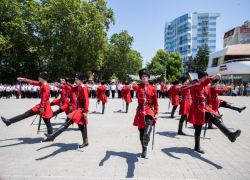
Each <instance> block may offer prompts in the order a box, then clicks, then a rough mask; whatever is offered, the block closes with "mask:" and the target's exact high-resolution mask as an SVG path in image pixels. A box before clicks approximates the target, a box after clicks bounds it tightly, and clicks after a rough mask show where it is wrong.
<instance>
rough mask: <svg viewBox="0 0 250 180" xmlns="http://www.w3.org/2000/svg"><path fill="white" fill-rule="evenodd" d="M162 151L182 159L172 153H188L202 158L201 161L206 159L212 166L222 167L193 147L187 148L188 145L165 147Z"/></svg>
mask: <svg viewBox="0 0 250 180" xmlns="http://www.w3.org/2000/svg"><path fill="white" fill-rule="evenodd" d="M162 152H164V153H165V154H167V155H168V156H169V157H172V158H175V159H181V158H179V157H176V156H174V155H173V154H172V153H180V154H188V155H190V156H192V157H194V158H197V159H200V160H201V161H204V162H206V163H208V164H211V165H212V166H214V167H215V168H217V169H222V166H220V165H218V164H215V163H213V162H212V161H210V160H208V159H206V158H204V157H202V156H201V154H199V153H197V152H195V151H194V150H193V149H191V148H187V147H171V148H165V149H162Z"/></svg>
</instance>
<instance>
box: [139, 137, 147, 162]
mask: <svg viewBox="0 0 250 180" xmlns="http://www.w3.org/2000/svg"><path fill="white" fill-rule="evenodd" d="M140 141H141V146H142V153H141V157H142V158H145V157H146V155H147V147H145V146H143V141H142V140H140Z"/></svg>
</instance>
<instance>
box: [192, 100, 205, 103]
mask: <svg viewBox="0 0 250 180" xmlns="http://www.w3.org/2000/svg"><path fill="white" fill-rule="evenodd" d="M193 102H198V103H199V102H206V101H205V100H194V101H193Z"/></svg>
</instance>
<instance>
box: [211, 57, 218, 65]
mask: <svg viewBox="0 0 250 180" xmlns="http://www.w3.org/2000/svg"><path fill="white" fill-rule="evenodd" d="M218 61H219V58H214V59H213V64H212V67H216V66H218Z"/></svg>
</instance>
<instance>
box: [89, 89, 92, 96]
mask: <svg viewBox="0 0 250 180" xmlns="http://www.w3.org/2000/svg"><path fill="white" fill-rule="evenodd" d="M91 95H92V90H89V98H91Z"/></svg>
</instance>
